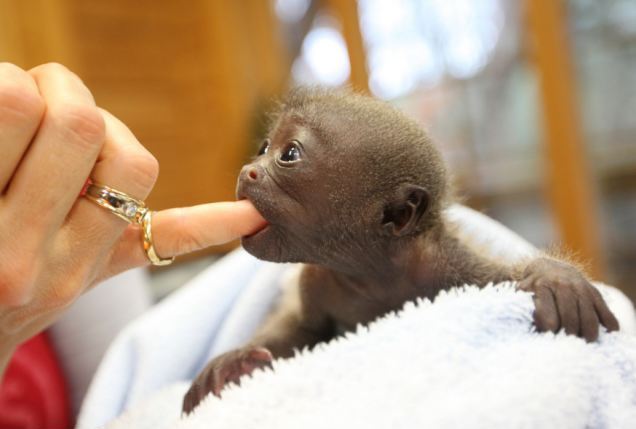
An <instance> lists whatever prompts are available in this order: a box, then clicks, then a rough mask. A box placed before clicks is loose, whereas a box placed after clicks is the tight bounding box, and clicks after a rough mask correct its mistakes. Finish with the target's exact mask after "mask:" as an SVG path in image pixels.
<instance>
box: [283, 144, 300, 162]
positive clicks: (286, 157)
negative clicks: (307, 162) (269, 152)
mask: <svg viewBox="0 0 636 429" xmlns="http://www.w3.org/2000/svg"><path fill="white" fill-rule="evenodd" d="M279 159H280V160H281V161H282V162H296V161H300V148H299V147H298V143H296V142H291V143H288V144H287V146H285V149H283V151H282V152H281V154H280V157H279Z"/></svg>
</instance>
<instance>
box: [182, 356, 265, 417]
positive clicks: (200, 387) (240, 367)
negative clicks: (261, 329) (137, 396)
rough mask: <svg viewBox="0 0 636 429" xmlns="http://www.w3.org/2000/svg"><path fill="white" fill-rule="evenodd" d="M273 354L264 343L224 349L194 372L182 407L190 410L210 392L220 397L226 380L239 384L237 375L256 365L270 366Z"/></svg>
mask: <svg viewBox="0 0 636 429" xmlns="http://www.w3.org/2000/svg"><path fill="white" fill-rule="evenodd" d="M272 359H273V357H272V354H271V352H270V351H269V350H267V349H266V348H264V347H253V346H248V347H244V348H241V349H237V350H232V351H230V352H227V353H224V354H222V355H220V356H218V357H216V358H214V359H212V361H211V362H210V363H209V364H208V365H207V366H206V367H205V368H204V369H203V371H201V372H200V373H199V375H197V377H196V378H195V379H194V381H193V382H192V385H191V386H190V389H188V392H187V393H186V395H185V397H184V398H183V406H182V411H183V412H184V413H186V414H189V413H190V412H192V410H194V409H195V408H196V407H197V405H199V402H201V401H202V400H203V398H205V397H206V396H207V395H208V394H209V393H210V392H212V393H213V394H214V395H216V396H218V397H221V390H223V387H225V385H226V384H228V383H236V384H239V385H240V380H239V379H240V378H241V377H242V376H244V375H247V374H251V373H252V372H253V371H254V370H255V369H257V368H264V367H270V368H271V366H272Z"/></svg>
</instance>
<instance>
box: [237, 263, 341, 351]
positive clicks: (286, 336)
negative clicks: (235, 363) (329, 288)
mask: <svg viewBox="0 0 636 429" xmlns="http://www.w3.org/2000/svg"><path fill="white" fill-rule="evenodd" d="M305 270H306V268H305ZM308 277H309V276H307V275H306V274H305V273H304V272H303V274H302V275H301V278H300V283H299V284H296V285H293V287H291V288H289V289H288V290H286V291H285V293H284V294H283V296H282V298H281V302H280V304H279V305H278V306H277V307H276V308H275V310H274V311H273V312H272V313H271V314H270V315H269V317H268V318H267V320H266V321H265V323H264V324H263V326H262V327H261V328H260V329H259V330H258V331H257V332H256V334H255V335H254V337H253V338H252V340H250V341H249V343H248V347H264V348H266V349H268V350H269V351H270V352H271V353H272V355H273V356H274V357H276V358H278V357H291V356H293V354H294V349H302V348H303V347H306V346H307V347H313V346H314V345H316V344H317V343H319V342H321V341H327V340H329V339H330V338H331V337H332V336H333V329H332V323H331V322H330V320H329V317H328V316H327V313H326V312H325V311H324V310H323V309H322V305H321V297H320V296H319V295H318V294H317V293H316V292H317V288H316V287H315V286H314V284H313V282H312V281H311V279H309V278H308Z"/></svg>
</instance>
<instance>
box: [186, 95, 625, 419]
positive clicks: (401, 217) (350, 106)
mask: <svg viewBox="0 0 636 429" xmlns="http://www.w3.org/2000/svg"><path fill="white" fill-rule="evenodd" d="M449 194H450V191H449V185H448V179H447V173H446V169H445V166H444V164H443V162H442V158H441V156H440V154H439V152H438V151H437V149H436V148H435V147H434V146H433V144H432V143H431V141H430V139H429V137H428V136H427V135H426V133H425V132H424V131H423V130H422V129H421V128H420V127H419V126H418V125H417V124H416V123H415V122H414V121H413V120H411V119H409V118H407V117H406V116H405V115H404V114H402V113H400V112H399V111H398V110H396V109H395V108H393V107H391V106H390V105H388V104H386V103H384V102H381V101H378V100H374V99H372V98H369V97H365V96H362V95H357V94H353V93H351V92H348V91H341V90H328V89H320V88H299V89H296V90H293V91H292V92H291V93H290V95H289V96H288V97H287V99H286V100H285V101H284V103H283V104H282V105H281V107H280V110H279V112H278V113H277V114H276V115H275V116H274V118H273V122H272V126H271V129H270V131H269V133H268V136H267V138H266V139H265V140H264V142H263V144H262V146H261V148H260V150H259V152H258V156H257V157H256V158H255V159H254V161H253V162H252V163H251V164H249V165H246V166H245V167H243V169H242V170H241V173H240V176H239V179H238V187H237V197H238V198H239V199H243V198H247V199H248V200H250V201H251V202H252V203H253V204H254V206H255V207H256V208H257V209H258V211H259V212H260V213H261V214H262V215H263V217H264V218H265V219H266V220H267V221H268V222H269V224H268V225H267V226H266V227H265V228H264V229H262V230H260V231H259V232H257V233H255V234H253V235H251V236H249V237H244V238H243V239H242V245H243V247H244V248H245V249H246V250H247V251H248V252H250V253H251V254H252V255H254V256H256V257H258V258H260V259H264V260H267V261H274V262H301V263H303V264H304V265H303V267H302V271H301V275H300V280H299V283H298V284H297V285H296V287H295V288H292V289H290V290H288V291H287V292H285V293H284V295H283V297H282V298H281V301H280V303H279V304H278V305H277V307H276V308H275V309H274V310H273V312H272V313H271V314H270V316H269V318H268V319H267V320H266V322H265V324H264V325H263V327H262V328H261V329H260V330H259V332H257V333H256V335H255V336H254V338H252V340H251V341H250V342H249V343H248V344H246V345H245V346H243V347H242V348H240V349H238V350H234V351H230V352H228V353H225V354H223V355H221V356H218V357H217V358H215V359H213V360H212V361H211V362H210V363H209V364H208V365H207V367H206V368H205V369H204V370H203V371H202V372H201V373H200V374H199V375H198V376H197V378H196V379H195V380H194V382H193V383H192V386H191V387H190V390H189V391H188V393H187V394H186V396H185V398H184V401H183V411H184V412H186V413H189V412H191V411H192V410H193V409H194V408H195V407H196V406H197V404H198V403H199V402H200V401H201V400H202V399H203V398H204V397H205V396H206V394H208V393H209V392H213V393H214V394H215V395H217V396H219V395H220V392H221V390H222V388H223V387H224V385H225V384H227V383H229V382H238V379H239V377H241V376H242V375H245V374H249V373H251V372H252V371H253V370H254V369H255V368H259V367H264V366H269V365H270V362H271V361H272V359H273V358H278V357H290V356H292V355H293V354H294V349H301V348H303V347H305V346H308V347H313V346H314V345H315V344H317V343H319V342H322V341H328V340H330V339H332V338H334V336H336V335H338V334H339V333H341V332H342V331H347V330H353V329H354V328H355V327H356V325H357V324H359V323H361V324H366V323H368V322H370V321H372V320H373V319H375V318H377V317H378V316H381V315H383V314H385V313H387V312H390V311H393V310H398V309H400V308H401V307H402V306H403V305H404V303H405V302H407V301H409V300H413V299H415V298H418V297H423V298H434V297H435V295H437V293H438V292H440V291H441V290H445V289H449V288H451V287H453V286H461V285H463V284H475V285H482V286H483V285H486V284H488V283H489V282H500V281H505V280H516V281H518V288H519V289H521V290H524V291H529V292H532V293H533V294H534V303H535V312H534V323H535V325H536V328H537V330H539V331H552V332H557V331H559V330H560V329H562V328H563V329H564V330H565V332H566V333H568V334H572V335H578V336H580V337H583V338H585V339H586V340H587V341H594V340H595V339H596V338H597V337H598V333H599V324H601V325H603V326H605V328H607V330H609V331H614V330H617V329H618V321H617V320H616V318H615V317H614V315H613V314H612V313H611V311H610V310H609V309H608V307H607V305H606V303H605V302H604V300H603V298H602V297H601V295H600V294H599V292H598V291H597V290H596V289H595V288H594V287H593V286H592V285H591V284H590V283H589V281H588V280H587V279H586V277H585V276H584V275H583V274H582V273H581V272H580V271H579V270H578V269H577V268H575V267H574V266H572V265H570V264H568V263H567V262H564V261H561V260H558V259H556V258H553V257H551V256H548V255H545V256H540V257H537V258H536V259H534V260H530V261H527V262H525V263H522V264H518V265H515V266H509V265H506V264H504V263H501V262H499V261H497V260H490V259H488V258H487V257H486V256H484V255H483V254H481V253H480V252H478V251H477V250H475V249H473V248H471V247H470V246H469V244H468V243H466V242H464V241H463V240H462V238H461V237H460V236H459V234H457V233H456V231H455V228H454V227H453V225H451V224H450V223H449V222H447V221H446V220H445V218H444V216H443V211H444V209H445V208H446V207H447V205H448V204H449V200H450V196H449Z"/></svg>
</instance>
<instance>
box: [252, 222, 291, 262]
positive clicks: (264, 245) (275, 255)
mask: <svg viewBox="0 0 636 429" xmlns="http://www.w3.org/2000/svg"><path fill="white" fill-rule="evenodd" d="M281 244H282V241H281V240H280V236H279V231H277V230H276V227H275V226H272V225H267V226H266V227H265V228H263V229H261V230H259V231H257V232H255V233H254V234H252V235H248V236H245V237H242V238H241V246H243V248H244V249H245V250H246V251H247V252H248V253H250V254H251V255H253V256H255V257H257V258H258V259H262V260H263V261H270V262H296V261H292V260H290V259H289V258H287V257H285V253H286V252H285V251H286V249H285V248H284V246H281Z"/></svg>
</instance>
